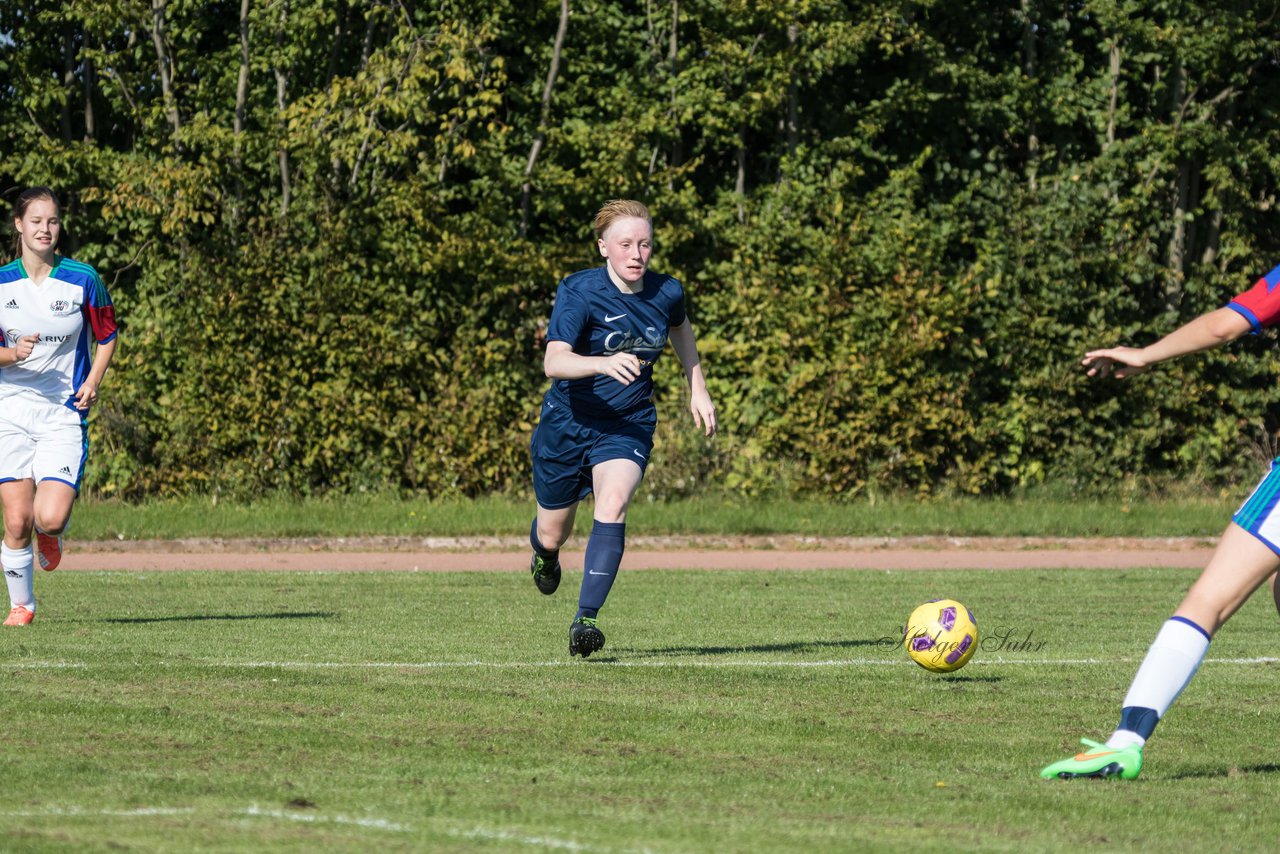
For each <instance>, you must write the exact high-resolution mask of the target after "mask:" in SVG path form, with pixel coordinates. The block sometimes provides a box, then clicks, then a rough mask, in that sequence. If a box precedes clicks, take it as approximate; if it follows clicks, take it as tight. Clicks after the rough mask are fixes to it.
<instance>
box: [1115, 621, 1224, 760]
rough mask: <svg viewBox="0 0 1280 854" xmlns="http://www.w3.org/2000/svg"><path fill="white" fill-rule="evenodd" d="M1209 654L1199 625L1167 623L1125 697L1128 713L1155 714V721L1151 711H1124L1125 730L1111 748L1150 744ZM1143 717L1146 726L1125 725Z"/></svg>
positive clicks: (1207, 637)
mask: <svg viewBox="0 0 1280 854" xmlns="http://www.w3.org/2000/svg"><path fill="white" fill-rule="evenodd" d="M1208 651H1209V636H1208V634H1206V633H1205V631H1204V630H1203V629H1201V628H1200V627H1199V626H1197V625H1195V624H1194V623H1192V622H1191V621H1190V620H1186V619H1184V618H1182V617H1172V618H1170V619H1169V620H1166V621H1165V624H1164V625H1163V626H1161V628H1160V632H1159V634H1157V635H1156V639H1155V640H1154V641H1152V643H1151V648H1150V649H1148V650H1147V657H1146V658H1144V659H1143V660H1142V666H1141V667H1139V668H1138V675H1136V676H1134V677H1133V683H1132V684H1131V685H1130V686H1129V693H1128V694H1126V695H1125V698H1124V709H1125V710H1128V709H1130V708H1133V709H1135V710H1150V711H1154V712H1155V719H1154V720H1152V719H1151V715H1150V711H1147V712H1146V713H1145V715H1143V714H1140V713H1139V714H1134V713H1130V712H1127V711H1126V712H1123V713H1122V714H1121V722H1122V727H1121V728H1117V729H1116V731H1115V732H1114V733H1112V734H1111V738H1109V739H1107V746H1108V747H1112V748H1123V747H1127V746H1129V745H1131V744H1144V743H1146V740H1147V737H1148V736H1150V735H1151V731H1152V730H1153V729H1155V725H1156V723H1157V722H1158V721H1159V720H1160V718H1163V717H1164V713H1165V712H1167V711H1168V710H1169V707H1170V706H1172V705H1173V701H1174V700H1176V699H1177V698H1178V695H1179V694H1181V693H1182V689H1183V688H1186V687H1187V685H1188V684H1189V683H1190V682H1191V677H1192V676H1195V674H1196V670H1197V669H1198V668H1199V667H1200V662H1201V661H1203V660H1204V656H1205V653H1206V652H1208ZM1143 717H1145V719H1146V720H1145V723H1144V725H1142V726H1136V727H1134V728H1129V727H1125V726H1123V724H1124V722H1125V719H1126V718H1133V719H1135V720H1136V719H1138V718H1143ZM1143 730H1145V731H1143Z"/></svg>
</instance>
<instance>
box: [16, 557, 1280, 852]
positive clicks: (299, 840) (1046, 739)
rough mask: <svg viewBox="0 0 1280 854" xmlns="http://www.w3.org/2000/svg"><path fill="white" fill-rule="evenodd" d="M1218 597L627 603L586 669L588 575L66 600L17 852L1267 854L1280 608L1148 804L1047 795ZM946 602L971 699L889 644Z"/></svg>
mask: <svg viewBox="0 0 1280 854" xmlns="http://www.w3.org/2000/svg"><path fill="white" fill-rule="evenodd" d="M1193 576H1194V573H1191V572H1185V571H1181V570H1177V571H1174V570H1157V569H1152V570H1141V571H1123V572H1122V571H1054V572H1045V571H1033V572H1018V571H1012V572H1010V571H1005V572H954V573H944V572H869V571H844V572H791V573H765V572H752V573H738V572H694V571H691V572H657V571H653V572H632V573H624V574H623V576H621V577H620V579H619V582H618V584H617V586H616V587H615V589H614V593H613V595H612V597H611V598H610V601H609V606H608V608H607V609H606V611H605V612H604V613H603V614H602V618H603V619H602V622H601V626H602V628H604V629H605V631H606V633H607V635H608V645H607V646H606V648H605V649H604V650H602V651H601V652H600V653H598V654H597V655H596V656H593V657H592V658H591V659H590V660H589V661H582V660H573V661H570V660H569V659H568V656H567V650H566V637H565V636H566V629H567V624H568V621H569V618H570V617H571V615H572V610H573V603H574V601H575V599H576V584H577V581H578V579H577V578H576V577H574V576H572V575H568V574H567V575H566V578H565V583H564V585H563V586H562V589H561V591H560V592H559V593H558V594H557V595H556V596H554V597H551V598H544V597H542V596H539V595H538V594H537V593H536V592H534V590H533V587H532V585H531V584H530V582H529V580H528V578H527V577H525V576H524V575H523V574H518V573H504V572H492V573H488V572H475V573H458V574H428V573H423V574H417V573H400V574H391V573H387V574H351V575H342V574H320V573H314V574H287V575H280V574H265V573H263V574H253V573H242V574H234V573H192V572H165V573H151V574H141V573H93V572H82V573H75V572H62V573H55V574H54V575H50V576H43V575H42V576H41V577H40V578H39V579H37V582H38V587H37V591H38V593H39V595H40V597H41V600H40V610H39V614H38V619H37V621H36V623H35V624H33V625H32V626H30V627H29V628H27V629H24V630H6V631H4V632H3V633H0V642H2V644H3V647H2V649H3V653H2V654H0V674H2V676H3V679H4V688H5V690H4V691H3V692H2V693H0V711H2V714H3V717H4V719H5V720H6V721H8V722H9V736H8V744H9V751H8V763H7V767H6V785H5V792H6V797H5V799H4V803H3V806H0V840H3V841H0V847H2V848H4V849H5V850H15V851H81V850H108V849H111V850H134V851H179V850H184V851H185V850H191V851H319V850H323V851H356V850H360V851H365V850H379V851H489V850H493V851H538V850H550V851H603V852H631V851H653V852H683V851H706V850H712V849H715V850H720V851H814V850H818V851H890V850H893V851H901V850H911V849H913V848H925V847H929V848H935V847H940V846H942V847H945V849H946V850H958V851H977V850H996V851H999V850H1003V851H1026V850H1067V849H1078V848H1080V847H1083V846H1093V847H1101V848H1104V849H1108V850H1125V849H1143V850H1157V849H1179V850H1219V849H1222V848H1223V847H1227V846H1229V847H1231V848H1233V849H1235V850H1268V849H1271V848H1273V846H1274V844H1275V839H1276V836H1277V834H1278V833H1280V819H1272V818H1268V816H1269V815H1270V814H1271V808H1272V806H1273V804H1274V803H1275V800H1276V798H1277V796H1280V746H1277V745H1276V744H1275V741H1274V739H1273V738H1271V730H1270V724H1271V723H1272V721H1271V718H1272V715H1271V711H1270V709H1271V699H1272V698H1273V697H1274V694H1275V685H1276V674H1277V667H1278V663H1277V659H1276V658H1275V657H1276V656H1280V644H1277V643H1276V641H1275V637H1276V631H1275V629H1276V626H1277V618H1276V615H1275V611H1274V608H1272V606H1271V604H1270V601H1269V597H1265V596H1263V597H1256V598H1255V600H1254V601H1252V602H1250V603H1249V604H1248V605H1247V606H1246V607H1245V608H1244V609H1243V611H1242V612H1241V613H1240V614H1239V615H1238V616H1237V618H1236V619H1235V620H1234V621H1233V622H1232V623H1231V624H1230V625H1229V626H1227V628H1226V629H1225V630H1224V631H1223V632H1222V633H1221V634H1220V636H1219V638H1218V639H1217V640H1215V642H1214V644H1213V646H1212V647H1211V648H1210V652H1209V659H1208V660H1207V661H1206V663H1205V664H1204V666H1203V667H1202V668H1201V671H1200V673H1199V675H1198V676H1197V678H1196V680H1195V682H1194V683H1193V684H1192V686H1191V688H1190V689H1188V691H1187V692H1186V694H1184V696H1183V697H1182V698H1181V699H1180V700H1179V702H1178V704H1177V705H1176V706H1175V707H1174V710H1173V711H1172V712H1171V713H1170V715H1169V717H1168V719H1167V720H1166V721H1165V722H1164V723H1162V724H1161V727H1160V729H1159V730H1158V731H1157V733H1156V737H1155V739H1154V740H1153V741H1152V743H1151V745H1150V746H1149V748H1148V750H1147V767H1146V769H1145V771H1144V773H1143V777H1142V778H1141V779H1139V780H1138V781H1135V782H1132V783H1129V782H1118V781H1109V782H1099V781H1073V782H1070V783H1067V782H1060V781H1044V780H1040V779H1038V777H1037V771H1038V769H1039V768H1040V767H1041V766H1042V765H1044V764H1046V763H1047V762H1049V761H1051V760H1054V759H1058V758H1061V757H1063V756H1065V755H1067V754H1068V753H1070V752H1074V750H1075V747H1076V743H1075V742H1076V739H1077V738H1078V737H1079V736H1081V735H1089V736H1094V737H1096V736H1103V737H1105V735H1106V734H1107V733H1108V732H1109V731H1110V729H1111V727H1112V725H1113V724H1114V723H1115V720H1116V717H1117V713H1118V707H1119V703H1120V700H1121V698H1122V696H1123V692H1124V690H1125V687H1126V686H1127V684H1128V682H1129V679H1130V678H1131V677H1132V675H1133V672H1134V670H1135V669H1136V667H1137V663H1138V660H1139V659H1140V658H1141V656H1142V654H1143V653H1144V651H1145V647H1146V645H1147V643H1148V642H1149V641H1150V639H1151V637H1152V636H1153V635H1154V633H1155V631H1156V629H1157V628H1158V626H1159V624H1160V623H1161V621H1162V620H1163V619H1164V618H1165V617H1166V616H1167V615H1168V614H1169V613H1170V611H1171V610H1172V608H1173V607H1174V606H1175V604H1176V602H1177V600H1178V599H1179V598H1180V596H1181V594H1182V592H1183V590H1184V589H1185V587H1186V585H1187V584H1189V582H1190V581H1191V579H1192V578H1193ZM940 595H946V596H951V597H955V598H958V599H960V600H961V601H963V602H965V603H966V604H967V605H969V607H970V608H971V609H972V610H973V611H974V612H975V613H976V616H977V618H978V620H979V624H980V626H981V627H982V628H983V630H984V640H983V642H982V646H981V648H980V650H979V652H978V654H977V656H976V657H975V659H974V661H973V662H972V663H971V664H970V665H969V666H968V667H966V668H965V669H964V670H961V671H959V672H958V673H956V674H953V675H950V676H938V675H933V674H930V673H927V672H925V671H923V670H921V669H920V668H918V667H916V666H915V665H914V664H912V663H911V662H909V661H908V660H907V659H906V658H905V656H904V654H903V653H902V652H901V651H900V650H899V649H898V648H897V647H896V644H893V643H892V642H890V641H886V638H893V637H894V635H895V634H896V633H897V631H898V629H899V626H900V624H901V622H902V621H903V620H905V619H906V616H907V615H908V614H909V612H910V611H911V609H912V608H913V607H914V606H915V605H916V604H917V603H918V602H920V601H923V600H925V599H929V598H933V597H935V596H940Z"/></svg>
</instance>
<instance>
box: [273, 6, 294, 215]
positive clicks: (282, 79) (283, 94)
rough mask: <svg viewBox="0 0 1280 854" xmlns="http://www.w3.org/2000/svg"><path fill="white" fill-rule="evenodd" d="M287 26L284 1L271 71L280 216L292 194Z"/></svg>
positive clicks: (284, 211) (286, 9)
mask: <svg viewBox="0 0 1280 854" xmlns="http://www.w3.org/2000/svg"><path fill="white" fill-rule="evenodd" d="M288 26H289V4H288V2H287V0H286V2H284V3H282V4H281V6H280V28H279V30H277V33H276V48H277V51H276V53H277V61H276V62H275V63H274V64H273V65H272V71H274V72H275V76H276V110H277V115H278V120H279V124H280V149H279V151H278V152H277V157H278V159H279V161H280V216H284V215H285V214H287V213H288V212H289V200H290V198H291V196H292V190H293V188H292V185H291V184H290V183H289V147H288V144H287V143H288V133H289V128H288V124H287V122H286V121H285V117H284V111H285V108H286V107H287V106H289V96H288V86H289V73H288V71H287V70H286V69H284V68H282V67H281V65H280V60H281V56H280V54H281V50H280V49H281V48H283V45H284V33H285V30H286V29H287V28H288Z"/></svg>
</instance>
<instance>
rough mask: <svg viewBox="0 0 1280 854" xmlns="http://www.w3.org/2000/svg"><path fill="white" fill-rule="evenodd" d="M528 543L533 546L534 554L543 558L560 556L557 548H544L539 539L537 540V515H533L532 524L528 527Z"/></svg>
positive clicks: (549, 558) (550, 558)
mask: <svg viewBox="0 0 1280 854" xmlns="http://www.w3.org/2000/svg"><path fill="white" fill-rule="evenodd" d="M529 545H531V546H533V551H534V554H536V555H537V556H538V557H540V558H543V559H544V560H555V559H556V558H558V557H559V556H560V550H559V549H548V548H545V547H544V546H543V545H542V543H541V541H539V540H538V517H537V516H534V517H533V525H531V526H530V527H529Z"/></svg>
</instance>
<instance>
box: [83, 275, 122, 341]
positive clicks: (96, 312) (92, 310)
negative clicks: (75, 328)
mask: <svg viewBox="0 0 1280 854" xmlns="http://www.w3.org/2000/svg"><path fill="white" fill-rule="evenodd" d="M85 290H86V293H85V301H84V304H83V309H82V310H83V311H84V315H85V319H87V320H88V321H89V327H90V328H91V329H93V337H94V340H96V341H97V342H98V343H99V344H106V343H107V342H109V341H111V340H113V339H114V338H115V337H116V309H115V306H114V305H112V304H111V295H110V294H108V293H107V286H106V285H104V284H103V283H102V279H100V278H98V276H97V274H94V277H93V283H92V284H91V285H90V286H89V287H88V288H86V289H85Z"/></svg>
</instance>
